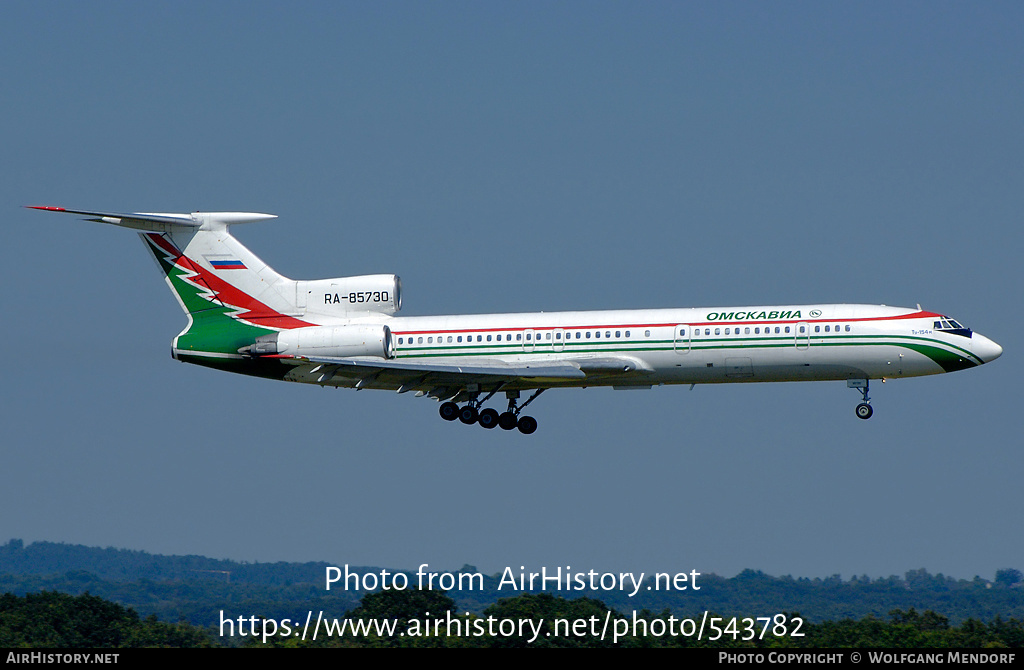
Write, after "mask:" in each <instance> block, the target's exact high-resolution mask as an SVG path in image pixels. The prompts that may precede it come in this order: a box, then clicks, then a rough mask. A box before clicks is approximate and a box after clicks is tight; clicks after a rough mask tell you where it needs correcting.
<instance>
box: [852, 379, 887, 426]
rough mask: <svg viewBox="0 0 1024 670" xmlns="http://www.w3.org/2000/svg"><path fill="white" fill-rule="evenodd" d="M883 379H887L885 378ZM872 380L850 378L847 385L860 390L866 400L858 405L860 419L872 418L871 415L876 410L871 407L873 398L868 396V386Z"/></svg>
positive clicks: (857, 411)
mask: <svg viewBox="0 0 1024 670" xmlns="http://www.w3.org/2000/svg"><path fill="white" fill-rule="evenodd" d="M882 381H885V380H884V379H883V380H882ZM869 384H870V381H869V380H867V379H848V380H847V381H846V385H847V386H848V387H849V388H854V389H857V390H858V391H860V394H861V395H862V396H863V397H864V402H862V403H861V404H859V405H857V409H856V410H855V411H856V413H857V418H858V419H870V418H871V415H872V414H874V413H875V410H873V409H872V408H871V405H870V403H871V398H869V397H868V386H869Z"/></svg>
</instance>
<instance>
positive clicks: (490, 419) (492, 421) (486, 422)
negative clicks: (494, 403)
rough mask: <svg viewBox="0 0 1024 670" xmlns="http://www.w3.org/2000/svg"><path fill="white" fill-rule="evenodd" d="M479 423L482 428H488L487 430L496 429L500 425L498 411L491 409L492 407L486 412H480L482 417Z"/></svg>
mask: <svg viewBox="0 0 1024 670" xmlns="http://www.w3.org/2000/svg"><path fill="white" fill-rule="evenodd" d="M477 421H478V422H479V424H480V425H481V426H482V427H484V428H486V429H487V430H490V429H492V428H494V427H495V426H497V425H498V421H499V417H498V410H495V409H491V408H490V407H488V408H487V409H485V410H484V411H482V412H480V417H479V418H478V419H477Z"/></svg>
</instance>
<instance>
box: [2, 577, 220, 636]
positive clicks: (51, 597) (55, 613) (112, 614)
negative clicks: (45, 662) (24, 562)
mask: <svg viewBox="0 0 1024 670" xmlns="http://www.w3.org/2000/svg"><path fill="white" fill-rule="evenodd" d="M212 646H215V644H214V642H213V640H212V639H211V638H210V636H209V634H208V633H206V632H205V631H203V630H202V629H199V628H196V627H194V626H191V625H189V624H185V623H180V624H166V623H161V622H159V621H157V620H156V618H155V617H152V618H148V619H146V620H145V621H141V620H140V619H139V615H138V614H136V613H135V612H134V611H133V610H131V609H128V608H126V607H123V606H121V605H118V604H117V603H112V602H110V601H108V600H104V599H103V598H99V597H97V596H92V595H89V594H88V593H85V594H83V595H80V596H70V595H67V594H65V593H56V592H53V591H44V592H42V593H36V594H29V595H26V596H15V595H12V594H10V593H7V594H4V595H3V596H0V647H49V648H54V649H87V648H107V649H109V648H125V647H212Z"/></svg>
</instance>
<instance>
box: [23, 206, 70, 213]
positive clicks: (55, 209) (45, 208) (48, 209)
mask: <svg viewBox="0 0 1024 670" xmlns="http://www.w3.org/2000/svg"><path fill="white" fill-rule="evenodd" d="M23 207H24V208H25V209H41V210H43V211H45V212H66V211H68V210H66V209H64V208H63V207H51V206H49V205H23Z"/></svg>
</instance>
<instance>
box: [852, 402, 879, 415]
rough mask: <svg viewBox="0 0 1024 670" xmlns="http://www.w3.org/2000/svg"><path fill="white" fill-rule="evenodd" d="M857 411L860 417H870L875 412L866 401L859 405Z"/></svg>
mask: <svg viewBox="0 0 1024 670" xmlns="http://www.w3.org/2000/svg"><path fill="white" fill-rule="evenodd" d="M856 411H857V418H858V419H870V418H871V415H872V414H874V413H875V410H873V409H871V405H869V404H867V403H866V402H862V403H861V404H859V405H857V410H856Z"/></svg>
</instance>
